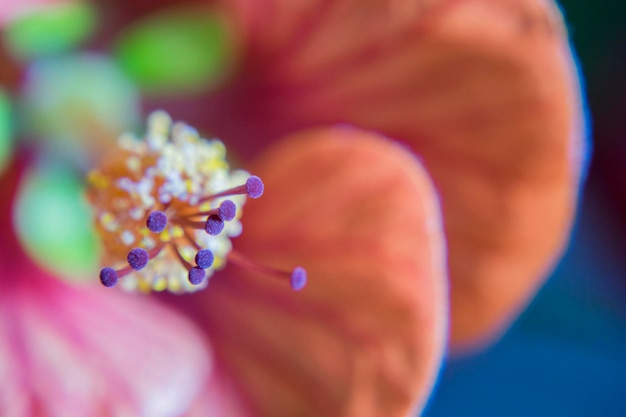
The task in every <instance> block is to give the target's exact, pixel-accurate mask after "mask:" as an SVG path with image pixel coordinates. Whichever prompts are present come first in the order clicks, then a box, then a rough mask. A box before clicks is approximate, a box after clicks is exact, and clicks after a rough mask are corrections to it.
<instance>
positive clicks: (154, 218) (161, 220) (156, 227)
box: [146, 210, 167, 233]
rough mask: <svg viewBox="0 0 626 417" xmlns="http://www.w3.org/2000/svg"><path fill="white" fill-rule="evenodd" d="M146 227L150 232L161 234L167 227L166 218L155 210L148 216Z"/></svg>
mask: <svg viewBox="0 0 626 417" xmlns="http://www.w3.org/2000/svg"><path fill="white" fill-rule="evenodd" d="M146 226H148V229H149V230H150V231H151V232H154V233H161V232H162V231H163V230H165V226H167V216H166V215H165V213H163V212H162V211H160V210H155V211H153V212H152V213H150V215H149V216H148V220H146Z"/></svg>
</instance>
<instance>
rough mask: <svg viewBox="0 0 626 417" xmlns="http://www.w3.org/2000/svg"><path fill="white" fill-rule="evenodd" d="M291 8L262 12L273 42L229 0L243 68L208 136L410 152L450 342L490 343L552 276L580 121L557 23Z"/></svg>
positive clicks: (450, 12) (468, 14) (397, 5)
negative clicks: (374, 143) (442, 247)
mask: <svg viewBox="0 0 626 417" xmlns="http://www.w3.org/2000/svg"><path fill="white" fill-rule="evenodd" d="M291 3H292V2H285V1H278V0H277V1H275V2H273V3H272V6H271V7H273V8H274V9H277V10H279V11H280V13H281V14H288V15H289V16H292V19H294V20H295V21H296V22H297V23H294V22H290V23H285V24H281V25H279V26H278V27H277V28H274V27H273V26H272V25H271V24H270V23H271V22H273V21H274V20H273V16H274V14H273V13H279V12H278V11H276V10H273V9H272V12H271V13H270V12H267V13H256V12H253V11H252V10H256V9H258V8H259V7H258V6H255V5H254V4H253V2H249V1H247V0H240V1H239V2H236V5H237V7H238V8H237V9H236V10H237V12H238V15H237V16H238V18H239V21H240V22H243V24H244V25H245V26H244V29H243V31H244V33H245V35H244V37H245V38H246V39H247V42H248V45H246V48H247V50H248V55H247V62H246V65H244V68H246V69H245V70H244V73H243V75H242V80H243V81H242V83H241V85H240V86H237V87H236V88H238V89H239V90H238V91H237V94H235V95H233V94H232V93H231V94H230V96H231V97H235V98H234V99H228V100H225V101H224V103H220V104H222V105H221V106H220V105H215V108H216V109H217V113H218V115H216V120H213V121H212V122H214V124H215V126H218V128H216V129H215V130H216V133H217V134H219V135H220V137H222V138H224V139H226V140H230V137H229V135H231V136H232V137H234V138H236V137H240V138H248V139H249V138H255V140H258V143H257V148H255V147H254V146H247V148H245V149H244V147H243V146H242V150H243V151H244V152H247V154H251V153H253V152H254V151H255V149H258V147H261V146H263V144H264V143H266V142H268V141H271V140H273V139H274V138H275V137H277V136H278V135H280V134H284V133H286V132H290V131H293V130H295V129H300V128H303V127H307V126H312V125H317V124H320V123H335V122H348V123H351V124H354V125H356V126H359V127H365V128H368V129H371V130H375V131H379V132H383V133H384V134H386V135H388V136H390V137H393V138H396V139H399V140H402V141H405V142H406V143H408V144H410V146H411V147H412V148H413V149H414V150H415V151H416V152H417V153H418V154H419V155H420V157H421V158H423V160H424V165H425V166H426V168H427V169H428V171H429V174H430V175H431V176H432V177H433V179H434V182H435V185H436V186H437V188H438V190H439V192H440V194H441V198H442V205H443V212H444V219H445V228H446V235H447V238H448V247H449V259H450V263H449V268H450V275H451V279H452V343H453V345H454V346H455V347H458V346H468V345H475V344H480V343H484V342H485V341H486V340H488V339H489V338H492V337H495V336H496V335H497V334H499V332H500V331H502V329H503V328H504V327H505V326H506V325H507V324H508V322H509V321H510V320H511V319H512V318H513V317H514V316H515V315H516V313H517V312H518V311H519V310H520V309H521V308H522V307H523V306H524V305H525V304H526V303H527V301H528V299H529V298H530V297H531V296H532V295H533V294H534V293H535V291H536V289H537V287H538V286H539V285H540V284H541V282H542V281H543V279H544V277H545V276H546V275H547V274H548V272H549V270H550V268H551V267H552V266H553V264H554V262H555V260H556V259H557V257H558V255H559V253H560V252H561V250H562V248H563V245H564V242H565V240H566V238H567V235H568V231H569V229H570V225H571V221H572V217H573V212H574V207H575V204H576V198H577V190H578V184H579V178H580V167H581V160H582V158H583V153H584V149H583V144H582V141H581V136H582V133H583V132H582V131H583V127H582V124H583V117H582V115H581V98H580V92H579V85H578V81H577V78H576V74H575V66H574V64H573V62H572V56H571V52H570V50H569V47H568V45H567V39H566V33H565V30H564V28H563V23H562V21H561V16H560V13H559V11H558V10H557V9H556V7H555V6H554V4H553V3H552V2H549V1H545V0H515V1H508V0H507V1H504V0H490V1H483V0H481V1H478V0H464V1H461V0H448V1H428V2H420V3H419V5H415V2H410V1H395V2H387V1H385V2H382V1H369V2H362V1H350V0H346V1H333V2H330V3H329V4H327V6H328V7H324V8H321V9H319V10H318V9H315V10H317V12H316V13H313V12H312V11H311V10H314V9H313V8H312V7H313V5H309V6H310V7H311V9H307V7H308V6H306V5H301V6H300V7H295V6H292V5H291ZM312 3H315V4H316V5H319V3H321V1H320V2H312ZM412 5H413V7H412ZM268 9H270V7H268ZM307 10H308V11H307ZM269 16H272V20H270V18H269ZM266 31H267V33H266ZM234 88H235V86H234V87H233V89H234ZM225 96H226V95H225ZM260 103H263V104H262V105H260ZM202 110H203V111H205V108H204V107H203V108H202ZM220 111H222V112H223V113H221V114H219V112H220ZM224 113H226V116H225V115H224ZM233 114H234V115H235V116H233ZM228 115H230V116H228ZM229 117H230V119H229ZM237 117H241V118H242V119H244V118H245V121H246V123H237V121H236V120H235V121H233V120H232V119H233V118H235V119H236V118H237ZM227 123H228V124H229V125H227ZM229 126H233V127H229Z"/></svg>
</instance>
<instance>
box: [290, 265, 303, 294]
mask: <svg viewBox="0 0 626 417" xmlns="http://www.w3.org/2000/svg"><path fill="white" fill-rule="evenodd" d="M290 282H291V288H293V289H294V291H300V290H301V289H302V288H304V286H305V285H306V270H305V269H304V268H302V267H301V266H297V267H295V268H294V270H293V272H292V273H291V280H290Z"/></svg>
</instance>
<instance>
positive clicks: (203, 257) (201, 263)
mask: <svg viewBox="0 0 626 417" xmlns="http://www.w3.org/2000/svg"><path fill="white" fill-rule="evenodd" d="M196 265H198V267H199V268H202V269H207V268H210V267H211V265H213V252H211V251H210V250H208V249H200V250H199V251H198V253H196Z"/></svg>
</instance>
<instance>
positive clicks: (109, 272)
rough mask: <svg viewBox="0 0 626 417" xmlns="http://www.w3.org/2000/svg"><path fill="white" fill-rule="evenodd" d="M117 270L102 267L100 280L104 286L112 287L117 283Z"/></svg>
mask: <svg viewBox="0 0 626 417" xmlns="http://www.w3.org/2000/svg"><path fill="white" fill-rule="evenodd" d="M117 280H118V276H117V272H116V271H115V269H113V268H109V267H106V268H102V269H101V270H100V282H101V283H102V285H104V286H105V287H114V286H115V284H117Z"/></svg>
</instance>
